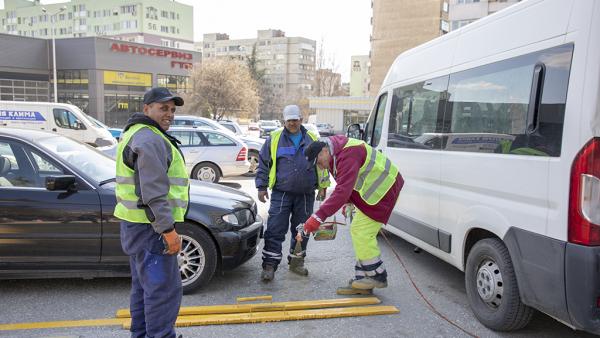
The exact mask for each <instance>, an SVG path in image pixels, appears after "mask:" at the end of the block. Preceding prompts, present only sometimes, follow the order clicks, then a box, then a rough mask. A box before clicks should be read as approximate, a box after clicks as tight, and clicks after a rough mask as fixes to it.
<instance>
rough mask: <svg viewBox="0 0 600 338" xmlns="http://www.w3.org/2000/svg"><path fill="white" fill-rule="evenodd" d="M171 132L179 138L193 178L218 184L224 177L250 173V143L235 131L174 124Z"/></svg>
mask: <svg viewBox="0 0 600 338" xmlns="http://www.w3.org/2000/svg"><path fill="white" fill-rule="evenodd" d="M169 134H170V135H172V136H173V137H175V138H177V139H178V140H179V141H180V142H181V145H180V148H181V151H182V152H183V155H184V157H185V165H186V167H187V170H188V174H189V175H190V177H191V178H193V179H197V180H200V181H205V182H211V183H217V182H219V180H220V179H221V177H229V176H239V175H243V174H245V173H247V172H248V169H249V168H250V163H249V162H248V146H247V145H246V144H245V143H243V142H242V141H240V140H239V139H237V138H235V137H233V136H232V135H231V133H226V132H223V131H221V130H215V129H210V128H194V127H172V128H171V129H169Z"/></svg>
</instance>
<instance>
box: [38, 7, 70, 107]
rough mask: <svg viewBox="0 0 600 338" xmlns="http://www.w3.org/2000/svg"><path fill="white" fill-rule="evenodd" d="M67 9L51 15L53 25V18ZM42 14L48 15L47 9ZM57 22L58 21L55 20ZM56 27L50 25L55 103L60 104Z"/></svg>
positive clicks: (63, 8)
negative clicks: (57, 78) (57, 77)
mask: <svg viewBox="0 0 600 338" xmlns="http://www.w3.org/2000/svg"><path fill="white" fill-rule="evenodd" d="M66 9H67V6H62V7H61V8H60V9H59V10H58V12H56V13H54V14H51V15H50V23H51V24H52V17H56V15H57V14H58V13H61V12H63V11H64V10H66ZM42 12H44V13H46V12H47V10H46V8H44V7H42ZM54 21H55V22H56V20H54ZM53 26H54V25H50V36H52V73H53V75H52V83H53V84H54V103H56V102H58V88H57V87H58V85H57V81H56V39H55V38H54V27H53Z"/></svg>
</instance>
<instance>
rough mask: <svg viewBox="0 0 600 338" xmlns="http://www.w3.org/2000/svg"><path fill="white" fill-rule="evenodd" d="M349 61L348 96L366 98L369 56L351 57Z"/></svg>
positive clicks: (367, 92)
mask: <svg viewBox="0 0 600 338" xmlns="http://www.w3.org/2000/svg"><path fill="white" fill-rule="evenodd" d="M350 59H351V61H350V62H351V67H350V96H368V95H369V56H368V55H353V56H352V57H351V58H350Z"/></svg>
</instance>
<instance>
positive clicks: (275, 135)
mask: <svg viewBox="0 0 600 338" xmlns="http://www.w3.org/2000/svg"><path fill="white" fill-rule="evenodd" d="M282 133H283V128H279V129H276V130H273V131H272V132H271V148H270V150H271V169H270V170H269V189H273V187H274V186H275V181H276V180H277V146H278V145H279V139H280V138H281V134H282ZM306 133H307V134H308V136H309V137H310V139H311V140H313V142H314V141H317V139H318V137H317V135H315V134H314V133H313V132H312V131H310V130H307V131H306ZM316 171H317V184H318V186H319V188H327V187H328V186H329V185H330V182H329V172H328V171H327V169H325V170H320V169H319V168H316Z"/></svg>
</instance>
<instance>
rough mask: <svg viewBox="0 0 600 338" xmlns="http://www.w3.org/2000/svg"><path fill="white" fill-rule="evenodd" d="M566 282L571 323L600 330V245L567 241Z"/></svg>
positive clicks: (586, 328) (597, 332) (598, 331)
mask: <svg viewBox="0 0 600 338" xmlns="http://www.w3.org/2000/svg"><path fill="white" fill-rule="evenodd" d="M565 283H566V291H567V308H568V309H569V316H570V317H571V324H572V325H573V326H574V327H575V328H577V329H579V330H584V331H588V332H592V333H595V334H600V247H587V246H582V245H577V244H572V243H567V247H566V252H565Z"/></svg>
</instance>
